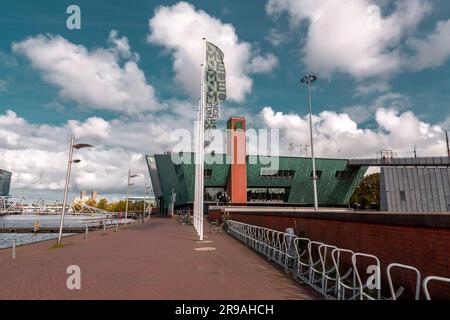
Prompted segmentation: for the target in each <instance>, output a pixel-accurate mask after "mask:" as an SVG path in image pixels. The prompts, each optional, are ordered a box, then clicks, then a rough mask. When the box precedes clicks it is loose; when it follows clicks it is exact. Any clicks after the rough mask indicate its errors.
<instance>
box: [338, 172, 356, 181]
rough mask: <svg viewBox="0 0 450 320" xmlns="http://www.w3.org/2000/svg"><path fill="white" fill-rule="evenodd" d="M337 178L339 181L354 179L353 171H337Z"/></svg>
mask: <svg viewBox="0 0 450 320" xmlns="http://www.w3.org/2000/svg"><path fill="white" fill-rule="evenodd" d="M335 177H336V178H337V179H342V180H349V179H350V178H351V177H352V172H351V171H336V175H335Z"/></svg>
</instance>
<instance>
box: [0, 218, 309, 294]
mask: <svg viewBox="0 0 450 320" xmlns="http://www.w3.org/2000/svg"><path fill="white" fill-rule="evenodd" d="M206 236H207V238H206V239H205V240H207V241H211V242H208V243H196V242H194V241H193V239H194V238H195V236H194V230H193V228H192V227H190V226H181V225H179V224H178V223H176V222H174V221H172V220H170V219H164V218H152V219H151V220H150V221H149V222H147V223H145V224H141V225H135V226H133V227H131V228H130V227H129V228H128V229H126V230H119V232H113V231H112V230H109V231H108V234H107V235H102V232H101V231H97V232H93V233H90V235H89V239H88V240H87V241H86V240H85V239H84V235H77V236H74V237H70V238H65V239H64V240H63V243H64V244H65V246H64V247H63V248H59V249H51V247H52V245H53V244H54V243H55V241H54V240H52V241H46V242H41V243H36V244H32V245H27V246H22V247H18V248H17V251H16V252H17V258H16V259H15V260H13V259H11V249H5V250H0V299H171V300H174V299H175V300H178V299H224V300H228V299H230V300H232V299H268V300H269V299H270V300H272V299H274V300H281V299H283V300H284V299H314V298H317V295H316V294H314V293H313V292H311V291H310V289H309V288H307V287H303V286H300V285H298V284H297V283H295V282H294V281H292V280H291V279H290V278H289V277H287V276H286V275H285V274H284V273H283V272H282V271H280V269H278V268H277V267H276V266H274V265H272V264H271V263H269V262H268V261H267V260H266V259H265V258H263V257H261V256H259V255H257V254H256V253H254V252H252V251H251V250H250V249H249V248H247V247H246V246H244V245H242V244H241V243H239V242H238V241H237V240H235V239H233V238H231V237H230V236H229V235H227V234H224V233H215V234H210V233H209V232H208V231H206ZM204 247H211V248H215V249H216V250H214V251H197V250H195V249H198V248H204ZM69 265H78V266H79V267H80V268H81V290H72V291H70V290H68V289H67V288H66V280H67V277H68V275H67V274H66V269H67V267H68V266H69Z"/></svg>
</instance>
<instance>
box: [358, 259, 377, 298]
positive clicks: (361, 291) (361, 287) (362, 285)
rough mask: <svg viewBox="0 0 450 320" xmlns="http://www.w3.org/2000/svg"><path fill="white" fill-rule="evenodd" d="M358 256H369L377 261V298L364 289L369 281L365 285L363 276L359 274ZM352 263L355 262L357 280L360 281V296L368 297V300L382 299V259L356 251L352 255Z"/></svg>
mask: <svg viewBox="0 0 450 320" xmlns="http://www.w3.org/2000/svg"><path fill="white" fill-rule="evenodd" d="M358 257H366V258H369V259H373V260H375V262H376V265H375V266H376V270H375V271H376V274H375V276H376V282H377V284H378V288H375V291H376V293H377V296H376V298H374V297H372V296H370V295H369V294H367V293H366V292H365V291H364V289H366V288H367V287H368V286H367V282H366V284H365V285H364V284H363V283H362V280H361V276H360V274H359V271H358V266H357V258H358ZM352 264H353V268H354V269H355V274H356V280H357V281H358V285H359V297H360V300H364V298H367V299H368V300H381V286H380V284H381V265H380V260H379V259H378V258H377V257H376V256H374V255H371V254H366V253H360V252H357V253H355V254H354V255H353V256H352Z"/></svg>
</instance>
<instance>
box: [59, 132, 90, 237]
mask: <svg viewBox="0 0 450 320" xmlns="http://www.w3.org/2000/svg"><path fill="white" fill-rule="evenodd" d="M74 143H75V134H74V133H72V137H71V139H70V149H69V161H68V163H67V173H66V184H65V187H64V199H63V207H62V213H61V220H60V223H59V234H58V242H57V245H58V246H60V245H61V239H62V231H63V225H64V215H65V213H66V205H67V193H68V191H69V182H70V173H71V171H72V164H73V163H80V162H81V160H78V159H76V160H73V149H77V150H78V149H83V148H93V146H91V145H90V144H87V143H79V144H74Z"/></svg>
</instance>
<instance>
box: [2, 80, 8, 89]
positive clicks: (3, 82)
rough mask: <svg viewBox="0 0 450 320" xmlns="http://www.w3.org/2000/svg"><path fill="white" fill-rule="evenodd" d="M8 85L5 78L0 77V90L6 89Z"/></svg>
mask: <svg viewBox="0 0 450 320" xmlns="http://www.w3.org/2000/svg"><path fill="white" fill-rule="evenodd" d="M7 87H8V82H7V81H6V80H3V79H0V92H2V91H6V88H7Z"/></svg>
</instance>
